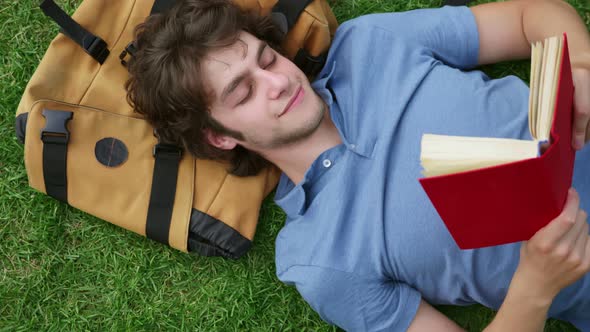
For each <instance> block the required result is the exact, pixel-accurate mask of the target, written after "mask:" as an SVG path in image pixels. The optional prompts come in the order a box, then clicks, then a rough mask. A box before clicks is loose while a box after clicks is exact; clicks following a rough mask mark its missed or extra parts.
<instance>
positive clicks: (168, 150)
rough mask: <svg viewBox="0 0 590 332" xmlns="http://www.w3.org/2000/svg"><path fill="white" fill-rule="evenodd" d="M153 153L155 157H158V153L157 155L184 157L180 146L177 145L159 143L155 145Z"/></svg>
mask: <svg viewBox="0 0 590 332" xmlns="http://www.w3.org/2000/svg"><path fill="white" fill-rule="evenodd" d="M152 154H153V156H154V157H156V155H157V156H169V157H175V158H178V159H180V157H182V150H181V149H180V148H179V147H177V146H176V145H172V144H163V143H158V144H156V145H154V149H153V150H152Z"/></svg>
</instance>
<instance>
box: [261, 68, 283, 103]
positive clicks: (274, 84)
mask: <svg viewBox="0 0 590 332" xmlns="http://www.w3.org/2000/svg"><path fill="white" fill-rule="evenodd" d="M260 75H261V76H262V79H263V81H264V82H266V85H267V96H268V98H269V99H278V98H280V97H281V96H282V94H283V93H284V92H286V91H287V89H288V88H289V78H288V77H287V75H285V74H283V73H277V72H272V71H268V70H262V72H261V74H260Z"/></svg>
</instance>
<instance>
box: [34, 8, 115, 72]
mask: <svg viewBox="0 0 590 332" xmlns="http://www.w3.org/2000/svg"><path fill="white" fill-rule="evenodd" d="M39 7H41V10H42V11H43V13H44V14H45V15H47V16H48V17H50V18H51V19H53V20H54V21H55V23H57V24H58V25H59V26H60V28H61V32H62V33H63V34H65V35H66V36H68V37H69V38H70V39H71V40H73V41H74V42H75V43H76V44H78V45H80V47H82V49H84V51H85V52H86V53H88V54H89V55H90V56H91V57H93V58H94V59H95V60H96V61H98V63H100V64H103V63H104V61H105V60H106V58H107V57H108V56H109V53H110V51H109V49H108V48H107V43H106V42H105V41H104V40H102V39H101V38H100V37H98V36H95V35H93V34H92V33H90V32H89V31H88V30H86V29H84V28H83V27H82V26H81V25H80V24H78V23H77V22H76V21H74V20H73V19H72V18H71V17H70V16H69V15H68V14H66V12H64V11H63V10H62V9H61V8H59V6H58V5H57V4H55V2H53V0H43V2H41V4H40V5H39Z"/></svg>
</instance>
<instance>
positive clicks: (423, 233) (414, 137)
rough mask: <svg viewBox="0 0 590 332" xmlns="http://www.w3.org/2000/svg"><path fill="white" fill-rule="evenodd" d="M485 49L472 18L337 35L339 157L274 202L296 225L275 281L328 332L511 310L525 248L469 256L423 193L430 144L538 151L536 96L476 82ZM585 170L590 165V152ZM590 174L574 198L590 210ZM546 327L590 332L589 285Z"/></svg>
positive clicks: (286, 238)
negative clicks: (444, 139) (473, 307)
mask: <svg viewBox="0 0 590 332" xmlns="http://www.w3.org/2000/svg"><path fill="white" fill-rule="evenodd" d="M478 47H479V38H478V33H477V27H476V23H475V19H474V17H473V14H472V13H471V11H470V10H469V9H468V8H467V7H444V8H440V9H423V10H415V11H410V12H405V13H390V14H374V15H368V16H364V17H361V18H357V19H354V20H351V21H348V22H346V23H344V24H342V25H341V26H340V28H339V29H338V32H337V34H336V37H335V39H334V41H333V45H332V47H331V50H330V53H329V56H328V60H327V63H326V66H325V68H324V69H323V71H322V72H321V73H320V75H319V79H318V80H317V81H315V82H314V83H313V87H314V89H315V91H316V92H317V93H318V94H319V95H320V96H321V97H322V98H323V99H324V100H325V102H326V103H327V105H328V106H329V108H330V115H331V117H332V120H333V121H334V123H335V125H336V127H337V128H338V131H339V133H340V136H341V138H342V142H343V144H341V145H338V146H336V147H334V148H332V149H329V150H327V151H325V152H323V153H322V154H321V155H320V156H319V157H318V158H317V159H316V160H315V161H314V162H313V164H312V165H311V167H310V168H309V169H308V170H307V172H306V174H305V177H304V179H303V181H302V182H301V183H299V184H297V185H295V184H294V183H293V182H291V181H290V180H289V179H288V178H287V177H286V176H285V175H284V174H283V176H282V178H281V181H280V183H279V186H278V188H277V193H276V197H275V200H276V202H277V204H278V205H279V206H280V207H281V208H282V209H283V210H284V211H285V212H286V213H287V221H286V224H285V226H284V228H283V229H282V230H281V231H280V233H279V235H278V237H277V240H276V268H277V275H278V277H279V279H281V280H282V281H283V282H285V283H287V284H291V285H295V286H296V287H297V289H298V291H299V292H300V293H301V295H302V296H303V298H304V299H305V300H306V301H307V302H308V303H309V304H310V305H311V306H312V307H313V309H314V310H316V311H317V312H318V313H319V314H320V316H321V317H322V318H323V319H324V320H326V321H327V322H329V323H332V324H336V325H338V326H340V327H341V328H344V329H346V330H353V331H364V330H371V331H378V330H387V331H403V330H406V329H407V327H408V326H409V325H410V323H411V321H412V319H413V318H414V316H415V314H416V310H417V308H418V305H419V303H420V299H421V298H423V299H424V300H426V301H427V302H429V303H432V304H455V305H467V304H472V303H481V304H483V305H485V306H487V307H490V308H494V309H497V308H498V307H499V306H500V304H501V303H502V301H503V299H504V297H505V295H506V291H507V288H508V285H509V283H510V280H511V278H512V275H513V273H514V271H515V268H516V266H517V265H518V259H519V248H520V244H519V243H516V244H509V245H503V246H496V247H490V248H483V249H476V250H459V248H458V247H457V245H456V244H455V243H454V241H453V239H452V237H451V236H450V234H449V233H448V231H447V230H446V228H445V226H444V224H443V222H442V221H441V220H440V218H439V216H438V214H437V213H436V211H435V209H434V208H433V206H432V205H431V203H430V201H429V200H428V197H427V196H426V194H425V193H424V191H423V190H422V187H421V186H420V184H419V182H418V179H419V178H420V177H421V174H420V158H419V154H420V140H421V137H422V134H423V133H434V134H448V135H464V136H488V137H506V138H521V139H530V138H531V137H530V134H529V131H528V120H527V107H528V106H527V105H528V93H529V90H528V87H527V85H526V84H525V83H523V82H522V81H521V80H520V79H518V78H516V77H513V76H509V77H505V78H502V79H495V80H492V79H490V78H488V77H487V76H486V75H485V74H484V73H482V72H480V71H467V70H468V69H471V68H473V67H474V66H476V64H477V58H478ZM576 163H577V165H579V164H583V163H585V164H586V165H590V152H589V150H588V149H586V150H585V151H584V152H582V153H578V160H577V161H576ZM586 167H588V166H586ZM580 173H581V172H579V166H576V175H575V177H574V186H575V187H576V188H577V189H578V191H579V192H580V194H581V196H582V199H583V206H586V207H588V206H589V203H590V192H589V190H590V180H589V179H588V178H589V177H588V176H586V177H584V176H583V174H582V175H580ZM474 218H477V216H474ZM550 315H551V316H554V317H559V318H562V319H566V320H569V321H571V322H574V323H575V324H577V326H578V327H580V328H583V329H588V330H590V277H586V278H585V279H582V280H580V281H579V282H577V283H576V284H574V285H573V286H571V287H569V288H567V289H566V290H564V291H563V292H562V293H561V294H560V295H559V296H558V297H557V299H556V300H555V301H554V304H553V306H552V308H551V310H550Z"/></svg>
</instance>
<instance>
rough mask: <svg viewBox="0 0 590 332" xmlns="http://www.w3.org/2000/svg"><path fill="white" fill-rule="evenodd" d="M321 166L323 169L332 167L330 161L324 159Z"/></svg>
mask: <svg viewBox="0 0 590 332" xmlns="http://www.w3.org/2000/svg"><path fill="white" fill-rule="evenodd" d="M322 164H323V165H324V167H325V168H328V167H330V166H332V162H331V161H330V159H324V161H323V162H322Z"/></svg>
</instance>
